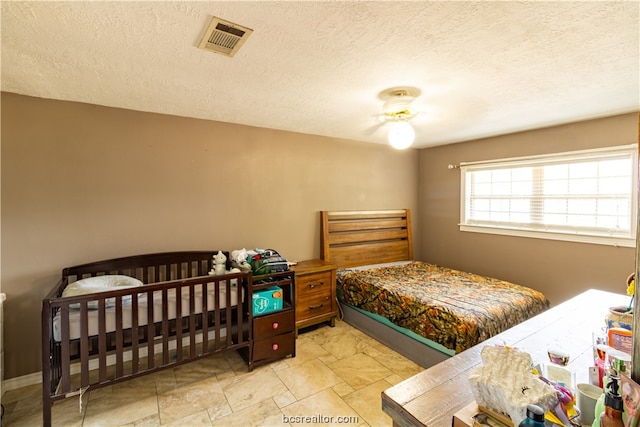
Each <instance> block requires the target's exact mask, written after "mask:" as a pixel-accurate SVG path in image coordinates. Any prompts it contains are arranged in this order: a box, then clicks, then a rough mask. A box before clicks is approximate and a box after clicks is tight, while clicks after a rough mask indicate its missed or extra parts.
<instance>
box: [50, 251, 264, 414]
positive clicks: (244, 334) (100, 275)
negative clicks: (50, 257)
mask: <svg viewBox="0 0 640 427" xmlns="http://www.w3.org/2000/svg"><path fill="white" fill-rule="evenodd" d="M217 252H218V251H190V252H170V253H158V254H147V255H136V256H130V257H124V258H116V259H110V260H106V261H98V262H93V263H89V264H84V265H78V266H74V267H68V268H65V269H63V270H62V278H61V279H60V281H59V282H58V283H57V284H56V285H55V287H54V288H53V289H52V290H51V291H50V292H49V294H48V295H47V296H46V297H45V299H44V300H43V301H42V388H43V421H44V425H45V426H49V425H51V405H53V403H54V402H55V401H57V400H60V399H65V398H68V397H73V396H79V397H80V398H82V394H83V393H84V392H86V391H87V390H89V389H94V388H99V387H104V386H108V385H112V384H114V383H117V382H121V381H125V380H128V379H132V378H137V377H139V376H141V375H146V374H149V373H152V372H156V371H158V370H161V369H166V368H170V367H174V366H177V365H180V364H183V363H187V362H189V361H192V360H195V359H199V358H202V357H205V356H208V355H211V354H213V353H218V352H221V351H227V350H239V349H244V351H248V352H251V351H252V346H251V340H252V336H251V328H250V327H249V325H250V319H249V316H250V310H248V305H247V301H250V300H251V295H250V292H251V281H252V276H251V273H250V272H239V273H229V274H224V275H209V271H210V270H211V268H212V258H213V255H214V254H216V253H217ZM226 255H227V259H229V256H228V255H229V254H228V253H226ZM248 360H252V358H251V356H249V358H248ZM248 369H249V370H252V364H251V363H249V366H248Z"/></svg>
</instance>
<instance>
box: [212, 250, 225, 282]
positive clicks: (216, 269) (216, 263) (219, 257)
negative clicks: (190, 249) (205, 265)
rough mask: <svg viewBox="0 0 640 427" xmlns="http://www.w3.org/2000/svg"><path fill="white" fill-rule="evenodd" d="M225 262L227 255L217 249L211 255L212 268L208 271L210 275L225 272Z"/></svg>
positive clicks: (218, 274)
mask: <svg viewBox="0 0 640 427" xmlns="http://www.w3.org/2000/svg"><path fill="white" fill-rule="evenodd" d="M226 263H227V257H226V256H225V254H223V253H222V251H218V253H217V254H215V255H214V256H213V268H212V269H211V271H209V274H210V275H211V276H220V275H223V274H225V273H226Z"/></svg>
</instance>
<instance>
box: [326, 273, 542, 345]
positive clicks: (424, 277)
mask: <svg viewBox="0 0 640 427" xmlns="http://www.w3.org/2000/svg"><path fill="white" fill-rule="evenodd" d="M338 287H339V294H340V295H341V299H342V300H343V301H344V302H345V303H347V304H350V305H352V306H355V307H358V308H360V309H363V310H366V311H369V312H372V313H375V314H378V315H381V316H383V317H385V318H387V319H389V321H391V322H392V323H394V324H395V325H398V326H400V327H403V328H406V329H409V330H411V331H413V332H415V333H417V334H418V335H420V336H423V337H425V338H427V339H429V340H432V341H435V342H437V343H439V344H441V345H443V346H445V347H446V348H448V349H451V350H454V351H455V352H456V353H459V352H461V351H463V350H465V349H467V348H470V347H472V346H474V345H476V344H478V343H480V342H482V341H484V340H486V339H487V338H490V337H492V336H494V335H496V334H498V333H500V332H502V331H504V330H506V329H508V328H510V327H512V326H515V325H517V324H518V323H521V322H523V321H525V320H527V319H529V318H530V317H532V316H534V315H536V314H538V313H540V312H542V311H544V310H545V309H546V308H548V307H549V301H548V300H547V299H546V297H545V296H544V295H543V294H542V293H540V292H538V291H535V290H533V289H530V288H527V287H525V286H521V285H517V284H513V283H509V282H506V281H503V280H498V279H494V278H490V277H485V276H480V275H477V274H472V273H466V272H462V271H458V270H453V269H449V268H444V267H440V266H437V265H433V264H428V263H424V262H419V261H415V262H411V263H407V264H404V265H393V266H387V267H379V268H372V269H365V270H358V269H344V270H342V269H341V270H339V271H338Z"/></svg>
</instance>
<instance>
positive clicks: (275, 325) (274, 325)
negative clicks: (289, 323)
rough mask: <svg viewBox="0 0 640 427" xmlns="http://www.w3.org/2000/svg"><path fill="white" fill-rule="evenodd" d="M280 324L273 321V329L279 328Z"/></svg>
mask: <svg viewBox="0 0 640 427" xmlns="http://www.w3.org/2000/svg"><path fill="white" fill-rule="evenodd" d="M278 326H280V325H279V324H278V322H273V325H271V327H272V328H273V329H278Z"/></svg>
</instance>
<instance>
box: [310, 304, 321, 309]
mask: <svg viewBox="0 0 640 427" xmlns="http://www.w3.org/2000/svg"><path fill="white" fill-rule="evenodd" d="M322 306H324V304H316V305H310V306H309V310H315V309H316V308H322Z"/></svg>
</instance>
